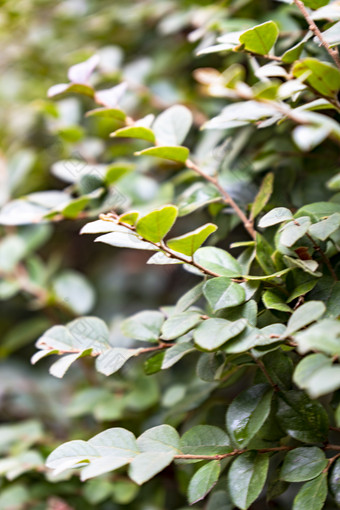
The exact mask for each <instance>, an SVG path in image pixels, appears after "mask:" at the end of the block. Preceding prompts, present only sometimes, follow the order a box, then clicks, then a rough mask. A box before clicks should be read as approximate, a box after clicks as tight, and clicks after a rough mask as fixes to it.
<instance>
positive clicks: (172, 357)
mask: <svg viewBox="0 0 340 510" xmlns="http://www.w3.org/2000/svg"><path fill="white" fill-rule="evenodd" d="M193 351H195V348H194V347H193V345H192V343H191V342H182V343H178V344H176V345H174V346H173V347H170V348H169V349H167V350H166V351H165V355H164V358H163V363H162V370H164V369H166V368H170V367H172V366H173V365H175V364H176V363H177V362H178V361H179V360H181V359H182V358H183V357H184V356H186V355H187V354H189V353H190V352H193Z"/></svg>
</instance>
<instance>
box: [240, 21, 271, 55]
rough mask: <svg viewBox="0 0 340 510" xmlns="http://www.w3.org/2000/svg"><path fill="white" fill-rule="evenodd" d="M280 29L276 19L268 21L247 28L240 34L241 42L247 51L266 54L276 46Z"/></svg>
mask: <svg viewBox="0 0 340 510" xmlns="http://www.w3.org/2000/svg"><path fill="white" fill-rule="evenodd" d="M278 35H279V29H278V27H277V25H276V23H274V21H266V22H265V23H262V24H261V25H257V26H256V27H254V28H250V29H249V30H246V31H245V32H243V33H242V34H241V35H240V43H241V44H244V48H245V49H246V50H247V51H251V52H253V53H258V54H259V55H266V54H268V53H269V51H270V50H271V49H272V47H273V46H274V44H275V42H276V39H277V38H278Z"/></svg>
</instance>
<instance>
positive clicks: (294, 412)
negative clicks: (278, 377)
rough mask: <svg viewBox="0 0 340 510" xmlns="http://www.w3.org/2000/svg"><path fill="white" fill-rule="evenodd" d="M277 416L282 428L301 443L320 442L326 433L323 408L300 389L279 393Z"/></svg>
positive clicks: (326, 421)
mask: <svg viewBox="0 0 340 510" xmlns="http://www.w3.org/2000/svg"><path fill="white" fill-rule="evenodd" d="M277 416H278V419H279V423H280V426H281V427H282V429H283V430H285V432H286V433H287V434H289V435H290V436H291V437H293V438H294V439H297V440H298V441H302V442H303V443H316V442H322V441H324V440H325V439H326V437H327V435H328V416H327V413H326V411H325V409H324V408H323V406H322V405H321V404H320V403H319V402H317V401H315V400H314V401H313V400H310V398H309V397H308V396H307V395H306V394H305V393H304V392H302V391H288V392H284V393H281V394H280V396H279V410H278V412H277Z"/></svg>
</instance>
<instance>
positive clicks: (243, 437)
mask: <svg viewBox="0 0 340 510" xmlns="http://www.w3.org/2000/svg"><path fill="white" fill-rule="evenodd" d="M272 396H273V390H272V389H271V388H270V387H268V385H266V384H257V385H256V386H253V387H251V388H249V389H247V390H245V391H243V392H242V393H240V394H239V395H238V396H237V397H236V398H235V399H234V400H233V401H232V403H231V404H230V406H229V408H228V411H227V416H226V420H227V430H228V432H229V434H230V437H231V438H232V440H233V442H234V443H235V444H236V445H237V447H238V448H244V447H246V446H247V444H248V443H249V442H250V441H251V439H252V438H253V437H254V436H255V434H256V433H257V432H258V431H259V430H260V428H261V427H262V425H263V424H264V422H265V421H266V419H267V417H268V415H269V412H270V406H271V400H272Z"/></svg>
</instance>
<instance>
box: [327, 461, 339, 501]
mask: <svg viewBox="0 0 340 510" xmlns="http://www.w3.org/2000/svg"><path fill="white" fill-rule="evenodd" d="M329 487H330V491H331V493H332V495H333V497H334V499H335V501H336V503H337V505H339V503H340V459H337V460H336V461H335V463H334V465H333V469H332V471H331V476H330V479H329Z"/></svg>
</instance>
